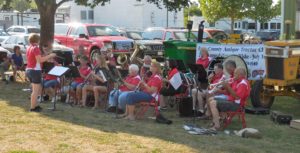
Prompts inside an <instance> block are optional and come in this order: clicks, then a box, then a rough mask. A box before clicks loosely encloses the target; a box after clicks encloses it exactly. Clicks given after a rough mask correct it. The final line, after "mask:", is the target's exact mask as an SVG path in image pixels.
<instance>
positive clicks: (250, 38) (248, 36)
mask: <svg viewBox="0 0 300 153" xmlns="http://www.w3.org/2000/svg"><path fill="white" fill-rule="evenodd" d="M242 37H243V43H244V44H259V43H261V40H260V38H259V37H257V36H255V35H254V34H253V33H242Z"/></svg>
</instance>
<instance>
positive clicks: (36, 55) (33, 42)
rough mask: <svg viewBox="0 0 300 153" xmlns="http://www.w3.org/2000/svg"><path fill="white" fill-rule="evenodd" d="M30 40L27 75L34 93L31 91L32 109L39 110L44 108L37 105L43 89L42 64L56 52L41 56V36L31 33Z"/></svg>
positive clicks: (27, 52) (27, 55) (27, 53)
mask: <svg viewBox="0 0 300 153" xmlns="http://www.w3.org/2000/svg"><path fill="white" fill-rule="evenodd" d="M28 41H29V43H30V45H29V47H28V48H27V50H26V57H27V67H26V76H27V78H28V79H29V81H30V82H31V86H32V93H31V98H30V99H31V107H30V111H33V112H39V111H41V110H42V108H41V107H40V106H38V105H37V98H38V96H39V95H41V91H42V85H41V82H42V71H41V70H42V69H41V64H42V63H43V62H45V61H47V60H48V59H50V58H54V57H55V56H56V54H54V53H51V54H49V55H47V56H43V57H42V56H41V51H40V48H39V46H38V43H39V41H40V36H39V35H38V34H30V36H29V38H28Z"/></svg>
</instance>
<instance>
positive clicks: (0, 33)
mask: <svg viewBox="0 0 300 153" xmlns="http://www.w3.org/2000/svg"><path fill="white" fill-rule="evenodd" d="M8 37H9V34H8V33H7V32H5V31H4V30H3V29H0V43H1V42H2V41H3V40H5V39H7V38H8Z"/></svg>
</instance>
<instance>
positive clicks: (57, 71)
mask: <svg viewBox="0 0 300 153" xmlns="http://www.w3.org/2000/svg"><path fill="white" fill-rule="evenodd" d="M69 70H70V69H69V68H68V67H63V66H54V67H53V68H52V69H51V70H50V71H49V72H48V75H53V76H56V77H58V78H61V77H62V76H64V75H65V74H66V73H67V72H68V71H69ZM49 109H50V110H52V111H55V110H56V91H55V95H54V103H53V108H49Z"/></svg>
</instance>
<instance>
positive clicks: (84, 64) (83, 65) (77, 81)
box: [71, 56, 92, 105]
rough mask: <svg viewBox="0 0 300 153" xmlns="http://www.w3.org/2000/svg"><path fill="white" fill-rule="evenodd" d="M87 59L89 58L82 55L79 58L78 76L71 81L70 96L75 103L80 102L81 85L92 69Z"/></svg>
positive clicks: (86, 79)
mask: <svg viewBox="0 0 300 153" xmlns="http://www.w3.org/2000/svg"><path fill="white" fill-rule="evenodd" d="M88 61H89V59H88V57H86V56H82V57H81V58H80V65H79V68H78V70H79V73H80V77H77V78H74V81H73V82H72V83H71V89H72V90H71V95H73V96H72V97H73V98H74V99H75V105H77V104H79V103H80V100H81V95H82V93H81V92H82V87H83V86H84V83H85V82H86V81H88V80H89V79H90V78H89V76H90V75H89V74H90V73H91V72H92V70H91V69H90V67H89V66H88ZM74 90H75V91H76V93H75V92H74ZM75 94H76V95H75Z"/></svg>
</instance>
